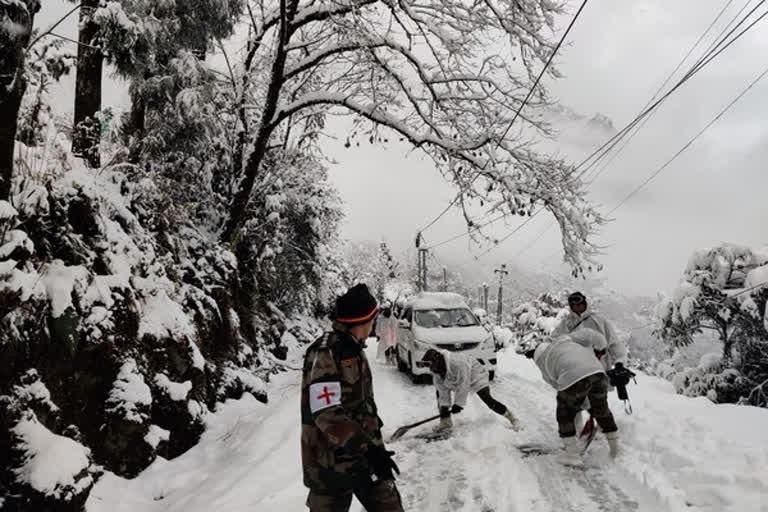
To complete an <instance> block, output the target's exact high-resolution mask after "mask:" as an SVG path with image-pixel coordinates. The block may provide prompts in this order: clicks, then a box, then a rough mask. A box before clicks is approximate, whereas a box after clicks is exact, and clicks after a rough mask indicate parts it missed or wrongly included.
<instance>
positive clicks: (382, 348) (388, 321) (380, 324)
mask: <svg viewBox="0 0 768 512" xmlns="http://www.w3.org/2000/svg"><path fill="white" fill-rule="evenodd" d="M376 328H377V329H378V332H377V333H376V334H378V337H379V346H378V348H377V350H376V360H377V361H379V362H384V361H390V362H391V361H392V360H393V358H392V357H390V355H394V351H395V350H397V337H398V332H397V328H398V325H397V318H395V315H393V314H392V308H391V307H389V306H385V307H384V308H382V310H381V314H380V315H379V318H378V320H377V322H376Z"/></svg>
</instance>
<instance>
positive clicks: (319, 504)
mask: <svg viewBox="0 0 768 512" xmlns="http://www.w3.org/2000/svg"><path fill="white" fill-rule="evenodd" d="M352 494H354V495H355V496H356V497H357V499H358V501H359V502H360V503H361V504H362V505H363V508H364V509H365V510H367V511H368V512H403V502H402V500H401V499H400V493H399V492H398V490H397V486H396V485H395V481H394V480H381V481H379V482H375V483H373V484H371V485H370V486H365V487H362V488H358V489H354V490H350V491H349V492H348V493H342V494H333V495H329V494H323V493H320V492H317V491H314V490H311V491H309V496H308V497H307V507H309V511H310V512H348V510H349V507H350V505H352Z"/></svg>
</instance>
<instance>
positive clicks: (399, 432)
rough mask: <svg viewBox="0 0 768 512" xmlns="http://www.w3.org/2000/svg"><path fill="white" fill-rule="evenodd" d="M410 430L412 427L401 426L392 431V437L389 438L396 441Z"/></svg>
mask: <svg viewBox="0 0 768 512" xmlns="http://www.w3.org/2000/svg"><path fill="white" fill-rule="evenodd" d="M409 430H410V427H400V428H398V429H397V430H395V431H394V432H393V433H392V437H390V438H389V440H390V441H396V440H398V439H400V438H401V437H403V436H404V435H405V433H406V432H408V431H409Z"/></svg>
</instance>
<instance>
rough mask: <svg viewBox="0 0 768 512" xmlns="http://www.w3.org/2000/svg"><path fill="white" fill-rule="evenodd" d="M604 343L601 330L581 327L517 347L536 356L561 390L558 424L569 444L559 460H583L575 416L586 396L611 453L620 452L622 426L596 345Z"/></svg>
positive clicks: (545, 375)
mask: <svg viewBox="0 0 768 512" xmlns="http://www.w3.org/2000/svg"><path fill="white" fill-rule="evenodd" d="M604 344H605V341H604V338H603V336H602V335H601V334H600V333H598V332H597V331H594V330H592V329H579V330H577V331H574V332H573V333H572V334H570V335H561V336H558V337H550V338H546V339H544V340H541V339H539V338H533V339H530V340H527V341H524V342H522V343H521V344H520V345H519V346H518V347H517V352H518V353H521V354H524V355H525V356H526V357H527V358H529V359H533V360H534V362H535V363H536V366H538V367H539V370H540V371H541V375H542V377H543V378H544V381H545V382H546V383H547V384H549V385H550V386H552V387H553V388H555V390H556V391H557V413H556V417H557V426H558V432H559V434H560V437H561V438H562V439H563V443H564V444H565V453H564V454H563V455H562V456H561V457H560V458H559V460H560V462H562V463H564V464H566V465H571V466H578V465H581V463H582V457H581V451H582V448H583V445H582V443H581V442H580V441H579V439H578V438H577V437H576V424H575V422H574V419H575V417H576V415H577V414H578V413H579V412H580V411H581V407H582V404H583V403H584V401H585V399H589V404H590V405H589V412H590V414H591V415H592V417H593V418H595V420H596V421H597V424H598V425H600V428H601V429H602V431H603V433H605V437H606V439H607V440H608V445H609V447H610V453H611V456H612V457H616V456H617V455H618V454H619V434H618V430H619V429H618V427H617V426H616V421H615V420H614V418H613V414H612V413H611V410H610V408H609V407H608V376H607V375H606V373H605V368H604V367H603V365H602V364H601V362H600V361H599V360H598V359H597V357H596V355H595V352H596V350H595V349H594V348H593V347H601V346H604ZM587 347H589V348H587Z"/></svg>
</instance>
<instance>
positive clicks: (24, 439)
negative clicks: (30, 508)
mask: <svg viewBox="0 0 768 512" xmlns="http://www.w3.org/2000/svg"><path fill="white" fill-rule="evenodd" d="M13 432H14V434H16V436H18V438H19V440H20V441H21V443H22V447H23V450H24V464H23V465H22V466H21V467H20V468H18V469H17V470H16V471H15V472H16V476H17V478H18V479H19V480H21V481H23V482H24V483H26V484H29V485H30V486H31V487H32V488H33V489H35V490H37V491H39V492H41V493H42V494H44V495H46V496H52V497H54V498H56V499H60V500H64V501H68V500H69V499H70V498H71V497H72V496H74V495H77V494H80V493H81V492H82V491H84V490H85V489H87V488H88V487H90V486H91V484H92V483H93V478H92V477H91V475H90V474H88V473H87V470H88V467H89V465H90V462H89V457H90V453H91V452H90V450H88V448H86V447H84V446H83V445H81V444H79V443H77V442H75V441H73V440H72V439H70V438H68V437H63V436H59V435H56V434H54V433H53V432H51V431H50V430H48V429H47V428H45V427H44V426H43V425H42V424H41V423H40V422H39V421H38V420H37V418H36V417H35V415H34V414H30V415H29V416H28V417H25V418H23V419H22V420H21V421H20V422H19V423H18V424H17V425H16V426H15V427H14V428H13Z"/></svg>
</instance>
